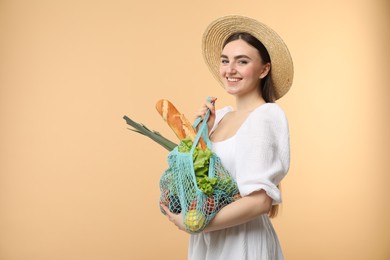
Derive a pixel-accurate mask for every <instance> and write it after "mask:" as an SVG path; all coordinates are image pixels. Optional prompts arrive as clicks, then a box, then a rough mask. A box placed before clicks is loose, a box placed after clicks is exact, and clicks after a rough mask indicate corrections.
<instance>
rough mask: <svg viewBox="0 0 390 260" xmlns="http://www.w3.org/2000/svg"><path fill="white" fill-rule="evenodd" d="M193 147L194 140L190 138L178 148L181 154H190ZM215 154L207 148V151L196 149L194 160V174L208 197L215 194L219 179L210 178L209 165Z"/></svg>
mask: <svg viewBox="0 0 390 260" xmlns="http://www.w3.org/2000/svg"><path fill="white" fill-rule="evenodd" d="M191 147H192V140H191V139H190V138H186V139H183V140H182V141H181V143H180V144H179V146H178V150H179V152H181V153H189V152H190V151H191ZM212 155H213V152H212V151H211V150H210V149H209V148H206V149H205V150H202V149H200V148H199V147H195V149H194V153H193V156H192V160H193V163H194V172H195V177H196V183H197V184H198V188H199V189H200V190H201V191H202V192H204V193H205V194H207V195H211V194H212V193H213V192H214V186H215V185H216V184H217V178H209V177H208V172H209V163H210V158H211V156H212Z"/></svg>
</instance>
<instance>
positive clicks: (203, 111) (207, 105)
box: [195, 97, 217, 119]
mask: <svg viewBox="0 0 390 260" xmlns="http://www.w3.org/2000/svg"><path fill="white" fill-rule="evenodd" d="M216 100H217V98H216V97H211V100H210V102H209V101H206V102H204V103H203V104H202V106H201V107H200V108H199V110H198V111H197V112H196V114H195V119H197V118H198V117H201V118H204V116H205V115H206V113H207V110H208V109H210V112H211V114H212V115H214V114H215V105H214V102H215V101H216Z"/></svg>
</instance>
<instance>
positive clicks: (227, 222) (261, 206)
mask: <svg viewBox="0 0 390 260" xmlns="http://www.w3.org/2000/svg"><path fill="white" fill-rule="evenodd" d="M271 206H272V199H271V198H270V197H268V195H267V194H266V193H265V191H264V190H260V191H257V192H254V193H252V194H250V195H248V196H245V197H243V198H241V199H239V200H237V201H235V202H233V203H231V204H229V205H227V206H226V207H224V208H223V209H221V210H220V211H219V212H218V213H217V214H216V215H215V217H214V218H213V220H212V221H211V222H210V223H209V225H208V226H207V227H206V229H205V230H204V232H210V231H215V230H220V229H224V228H228V227H232V226H236V225H240V224H243V223H245V222H248V221H250V220H253V219H255V218H257V217H259V216H260V215H262V214H265V213H268V212H269V210H270V209H271Z"/></svg>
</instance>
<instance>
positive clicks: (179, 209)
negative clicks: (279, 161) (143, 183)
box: [160, 110, 240, 233]
mask: <svg viewBox="0 0 390 260" xmlns="http://www.w3.org/2000/svg"><path fill="white" fill-rule="evenodd" d="M209 116H210V110H208V111H207V113H206V115H205V117H204V119H203V120H202V119H201V118H198V119H197V120H196V121H195V123H194V125H193V126H194V128H195V129H196V128H197V127H198V125H199V124H200V123H201V122H202V124H201V125H200V127H199V130H198V132H197V135H196V138H195V139H194V141H193V142H192V141H191V140H190V139H184V140H182V142H181V143H180V144H179V145H178V146H176V147H175V148H174V149H173V150H172V151H171V152H170V153H169V155H168V169H167V170H166V171H165V172H164V173H163V174H162V176H161V178H160V203H162V204H164V205H166V206H167V207H168V209H169V210H170V211H171V212H172V213H174V214H180V213H182V214H183V221H184V225H185V227H186V230H187V231H188V232H190V233H198V232H201V231H202V230H203V229H204V228H205V227H206V226H207V224H208V223H209V222H210V221H211V220H212V219H213V218H214V216H215V215H216V214H217V213H218V211H220V210H221V209H222V208H223V207H224V206H226V205H228V204H229V203H231V202H233V201H235V200H237V199H239V198H240V194H239V190H238V187H237V183H236V182H235V180H234V179H233V178H232V177H231V176H230V174H229V173H228V171H227V170H226V169H225V168H224V167H223V165H222V163H221V160H220V158H219V157H218V156H217V155H216V154H215V153H213V152H212V151H211V145H212V144H211V141H210V139H209V135H208V126H207V120H208V118H209ZM200 138H203V140H204V141H205V143H206V144H207V148H206V149H204V150H203V149H201V148H200V147H199V146H198V143H199V140H200ZM160 210H161V212H162V213H163V214H165V212H164V210H163V209H162V208H161V207H160Z"/></svg>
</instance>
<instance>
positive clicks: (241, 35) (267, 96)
mask: <svg viewBox="0 0 390 260" xmlns="http://www.w3.org/2000/svg"><path fill="white" fill-rule="evenodd" d="M239 39H241V40H243V41H245V42H246V43H248V44H249V45H251V46H252V47H254V48H256V49H257V50H258V52H259V54H260V57H261V59H262V61H263V64H267V63H270V64H271V57H270V56H269V53H268V51H267V49H266V48H265V46H264V45H263V44H262V43H261V41H259V40H258V39H257V38H256V37H254V36H253V35H251V34H249V33H246V32H237V33H234V34H232V35H230V36H229V37H228V38H227V39H226V41H225V42H224V43H223V46H222V48H224V47H225V46H226V44H228V43H229V42H232V41H235V40H239ZM271 68H272V66H271ZM259 90H260V93H261V96H262V97H263V98H264V101H265V102H267V103H274V102H275V94H274V93H275V92H274V84H273V82H272V77H271V69H270V70H269V72H268V74H267V76H265V77H264V78H263V79H262V80H261V81H260V86H259ZM277 187H278V188H279V189H280V184H278V185H277ZM278 211H279V205H278V204H277V205H272V207H271V210H270V211H269V212H268V216H269V217H270V218H274V217H276V216H277V215H278Z"/></svg>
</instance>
